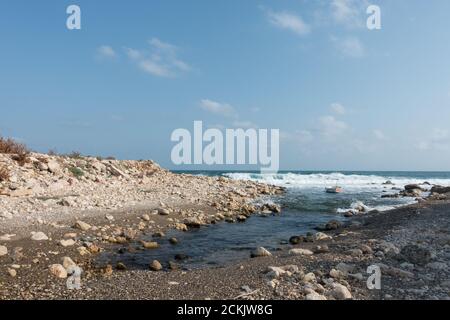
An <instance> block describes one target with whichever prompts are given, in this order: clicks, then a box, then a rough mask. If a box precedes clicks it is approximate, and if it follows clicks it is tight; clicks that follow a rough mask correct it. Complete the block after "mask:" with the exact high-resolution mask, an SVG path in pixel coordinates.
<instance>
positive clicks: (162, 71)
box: [138, 59, 172, 77]
mask: <svg viewBox="0 0 450 320" xmlns="http://www.w3.org/2000/svg"><path fill="white" fill-rule="evenodd" d="M138 66H139V67H140V68H141V70H143V71H145V72H147V73H150V74H153V75H155V76H160V77H171V76H172V73H171V71H170V70H169V69H168V68H167V67H166V66H164V65H162V64H158V63H157V62H156V61H153V60H148V59H146V60H142V61H140V62H139V64H138Z"/></svg>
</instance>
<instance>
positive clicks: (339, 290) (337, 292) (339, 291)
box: [331, 283, 352, 300]
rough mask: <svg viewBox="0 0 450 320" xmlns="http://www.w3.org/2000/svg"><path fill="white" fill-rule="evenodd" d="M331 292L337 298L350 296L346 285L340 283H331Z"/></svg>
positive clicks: (348, 297)
mask: <svg viewBox="0 0 450 320" xmlns="http://www.w3.org/2000/svg"><path fill="white" fill-rule="evenodd" d="M331 293H332V295H333V297H335V298H336V299H339V300H347V299H351V298H352V294H351V293H350V291H349V290H348V289H347V287H345V286H343V285H342V284H340V283H334V284H333V291H332V292H331Z"/></svg>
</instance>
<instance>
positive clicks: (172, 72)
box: [97, 38, 191, 78]
mask: <svg viewBox="0 0 450 320" xmlns="http://www.w3.org/2000/svg"><path fill="white" fill-rule="evenodd" d="M123 50H124V52H125V55H126V57H127V58H128V59H129V60H130V61H131V62H132V63H133V64H135V65H136V66H137V67H138V68H139V69H140V70H142V71H143V72H146V73H148V74H151V75H154V76H158V77H166V78H170V77H176V76H177V75H179V74H180V73H183V72H188V71H190V70H191V67H190V66H189V64H188V63H186V62H185V61H183V60H181V59H179V58H178V55H177V53H178V51H179V49H178V47H176V46H175V45H173V44H170V43H167V42H163V41H161V40H159V39H158V38H153V39H151V40H149V41H148V47H147V49H142V50H141V49H134V48H129V47H124V48H123ZM97 55H98V56H99V57H101V58H116V57H118V56H119V54H118V53H117V52H116V50H114V49H113V48H112V47H111V46H107V45H103V46H100V47H99V48H97Z"/></svg>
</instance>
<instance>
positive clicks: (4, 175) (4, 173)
mask: <svg viewBox="0 0 450 320" xmlns="http://www.w3.org/2000/svg"><path fill="white" fill-rule="evenodd" d="M9 178H10V174H9V170H8V169H7V168H6V167H3V166H0V182H3V181H8V180H9Z"/></svg>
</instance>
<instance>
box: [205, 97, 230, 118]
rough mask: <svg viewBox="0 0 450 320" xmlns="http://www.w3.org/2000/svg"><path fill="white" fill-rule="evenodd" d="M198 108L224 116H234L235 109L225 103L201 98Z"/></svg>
mask: <svg viewBox="0 0 450 320" xmlns="http://www.w3.org/2000/svg"><path fill="white" fill-rule="evenodd" d="M200 108H202V109H203V110H205V111H207V112H210V113H213V114H217V115H220V116H224V117H234V116H236V110H235V109H234V108H233V107H232V106H231V105H229V104H227V103H221V102H217V101H213V100H209V99H203V100H201V101H200Z"/></svg>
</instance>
